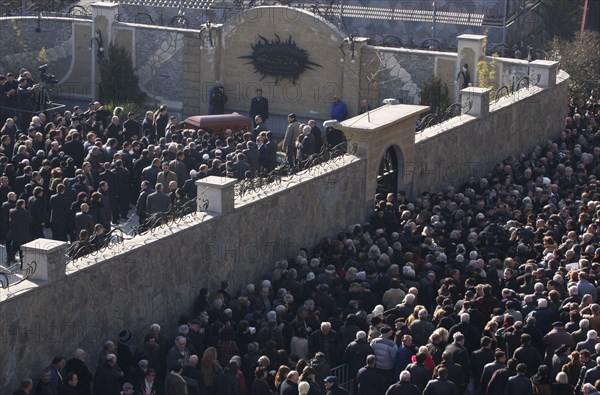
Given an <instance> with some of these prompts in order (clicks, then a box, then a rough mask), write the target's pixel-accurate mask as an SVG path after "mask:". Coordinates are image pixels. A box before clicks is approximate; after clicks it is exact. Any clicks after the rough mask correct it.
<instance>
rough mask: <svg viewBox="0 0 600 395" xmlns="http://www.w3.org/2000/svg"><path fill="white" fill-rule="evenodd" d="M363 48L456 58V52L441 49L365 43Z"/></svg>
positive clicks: (374, 50) (371, 50)
mask: <svg viewBox="0 0 600 395" xmlns="http://www.w3.org/2000/svg"><path fill="white" fill-rule="evenodd" d="M363 50H365V51H370V52H377V51H379V52H383V53H389V52H396V53H408V54H413V55H428V56H435V57H446V58H456V57H457V56H458V54H457V53H456V52H442V51H430V50H427V49H417V48H394V47H380V46H375V45H365V46H364V47H363Z"/></svg>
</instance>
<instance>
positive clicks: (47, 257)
mask: <svg viewBox="0 0 600 395" xmlns="http://www.w3.org/2000/svg"><path fill="white" fill-rule="evenodd" d="M68 248H69V244H68V243H66V242H64V241H57V240H49V239H36V240H33V241H30V242H29V243H27V244H23V245H22V246H21V250H22V251H23V268H26V267H27V266H29V265H30V264H31V263H32V262H35V265H36V269H35V272H33V274H32V275H31V277H30V279H31V280H42V281H48V282H53V281H57V280H60V279H61V278H63V277H65V266H66V264H67V255H66V254H67V249H68Z"/></svg>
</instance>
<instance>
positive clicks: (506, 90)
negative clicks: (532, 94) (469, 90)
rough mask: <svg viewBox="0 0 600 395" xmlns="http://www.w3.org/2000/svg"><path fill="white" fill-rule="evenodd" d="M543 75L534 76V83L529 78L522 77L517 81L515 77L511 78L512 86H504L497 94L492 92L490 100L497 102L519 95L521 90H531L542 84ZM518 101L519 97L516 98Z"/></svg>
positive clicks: (497, 90)
mask: <svg viewBox="0 0 600 395" xmlns="http://www.w3.org/2000/svg"><path fill="white" fill-rule="evenodd" d="M540 78H541V75H540V74H536V75H535V76H534V80H533V81H532V80H531V79H530V78H529V77H528V76H524V77H521V78H519V79H518V80H517V78H516V77H515V76H513V77H512V78H511V84H510V85H502V86H501V87H499V88H498V89H496V91H495V92H492V94H491V95H490V100H492V101H494V102H497V101H498V100H500V99H501V98H503V97H509V96H512V95H514V94H515V93H517V92H518V91H519V90H521V89H529V88H531V87H534V86H537V84H538V83H539V82H540ZM515 98H516V99H518V97H515Z"/></svg>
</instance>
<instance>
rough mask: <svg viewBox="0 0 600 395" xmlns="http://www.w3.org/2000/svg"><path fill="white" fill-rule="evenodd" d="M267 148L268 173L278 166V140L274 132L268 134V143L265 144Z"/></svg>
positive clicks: (266, 163)
mask: <svg viewBox="0 0 600 395" xmlns="http://www.w3.org/2000/svg"><path fill="white" fill-rule="evenodd" d="M265 147H266V148H267V160H266V162H265V166H266V170H267V172H270V171H272V170H273V169H275V167H276V166H277V140H275V135H274V134H273V132H270V131H269V132H267V142H266V143H265Z"/></svg>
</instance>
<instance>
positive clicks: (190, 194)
mask: <svg viewBox="0 0 600 395" xmlns="http://www.w3.org/2000/svg"><path fill="white" fill-rule="evenodd" d="M197 179H198V172H197V171H196V170H190V178H189V179H187V180H185V182H184V183H183V188H182V189H183V192H185V196H186V197H187V198H188V199H195V198H196V196H198V187H197V186H196V180H197Z"/></svg>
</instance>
